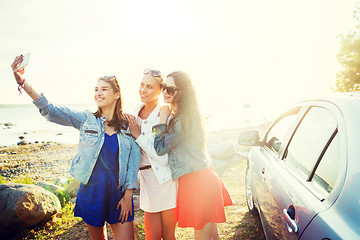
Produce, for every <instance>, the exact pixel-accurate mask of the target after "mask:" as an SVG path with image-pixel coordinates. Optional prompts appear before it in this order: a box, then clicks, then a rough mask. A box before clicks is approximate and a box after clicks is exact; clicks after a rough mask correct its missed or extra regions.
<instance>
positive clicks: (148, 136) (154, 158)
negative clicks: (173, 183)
mask: <svg viewBox="0 0 360 240" xmlns="http://www.w3.org/2000/svg"><path fill="white" fill-rule="evenodd" d="M143 106H144V104H141V105H139V106H137V107H136V109H135V111H134V116H135V117H136V118H137V116H138V115H139V112H140V110H141V109H142V107H143ZM159 111H160V105H157V106H156V107H155V108H154V110H153V111H152V112H151V113H150V115H149V116H148V117H147V118H146V119H143V120H142V121H141V127H140V128H141V134H140V135H139V137H138V138H137V139H136V140H135V141H136V142H137V144H138V145H139V146H140V147H141V149H142V150H143V151H144V152H145V153H146V155H147V158H148V160H149V162H150V165H151V167H152V169H153V171H154V173H155V175H156V179H157V180H158V182H159V184H162V183H165V182H167V181H169V180H170V179H171V170H170V166H169V161H168V156H167V154H165V155H163V156H159V155H157V153H156V151H155V148H154V135H153V134H152V127H153V126H154V125H156V124H158V123H159V121H160V115H159Z"/></svg>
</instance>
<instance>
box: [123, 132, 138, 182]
mask: <svg viewBox="0 0 360 240" xmlns="http://www.w3.org/2000/svg"><path fill="white" fill-rule="evenodd" d="M140 159H141V150H140V147H139V145H138V144H137V143H136V142H135V140H134V138H131V150H130V157H129V163H128V173H127V174H126V180H125V189H133V188H135V189H137V180H138V172H139V166H140Z"/></svg>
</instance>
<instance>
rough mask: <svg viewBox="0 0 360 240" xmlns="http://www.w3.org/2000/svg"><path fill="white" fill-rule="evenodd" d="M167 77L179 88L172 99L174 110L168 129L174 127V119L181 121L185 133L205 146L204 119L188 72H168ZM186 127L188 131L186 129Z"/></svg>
mask: <svg viewBox="0 0 360 240" xmlns="http://www.w3.org/2000/svg"><path fill="white" fill-rule="evenodd" d="M167 77H172V78H173V79H174V82H175V85H176V87H177V88H178V89H180V90H179V92H178V93H177V94H176V96H175V97H174V99H173V104H174V105H175V106H176V112H175V115H174V117H173V118H172V119H171V120H170V122H169V129H171V128H173V127H174V124H175V123H176V121H181V125H182V128H183V129H184V130H185V134H188V137H190V138H197V139H199V140H200V141H201V144H202V146H203V147H205V129H204V121H203V118H202V116H201V113H200V110H199V106H198V102H197V99H196V93H195V89H194V87H193V84H192V81H191V78H190V76H189V74H187V73H186V72H183V71H175V72H172V73H170V74H168V75H167ZM187 129H188V130H190V131H187Z"/></svg>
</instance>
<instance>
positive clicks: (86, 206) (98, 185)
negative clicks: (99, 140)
mask: <svg viewBox="0 0 360 240" xmlns="http://www.w3.org/2000/svg"><path fill="white" fill-rule="evenodd" d="M118 155H119V144H118V139H117V134H113V135H111V136H109V135H108V134H106V133H105V140H104V144H103V146H102V148H101V151H100V154H99V157H98V159H97V162H96V164H95V167H94V169H93V172H92V174H91V177H90V180H89V182H88V184H86V185H84V184H80V188H79V191H78V194H77V199H76V205H75V208H74V216H75V217H81V218H82V219H83V220H84V222H86V223H87V224H89V225H91V226H94V227H102V226H104V224H105V221H106V222H108V223H109V224H114V223H118V222H120V220H119V217H120V212H121V208H120V207H119V209H118V210H116V206H117V204H118V203H119V201H120V200H121V198H122V197H123V196H124V193H123V192H121V190H120V189H118V187H117V186H118V183H119V157H118ZM132 212H133V214H132V216H129V217H128V220H127V221H133V220H134V204H132Z"/></svg>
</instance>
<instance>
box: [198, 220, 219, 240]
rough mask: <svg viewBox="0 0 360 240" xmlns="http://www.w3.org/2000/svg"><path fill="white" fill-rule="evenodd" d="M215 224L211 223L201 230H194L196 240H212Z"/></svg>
mask: <svg viewBox="0 0 360 240" xmlns="http://www.w3.org/2000/svg"><path fill="white" fill-rule="evenodd" d="M214 224H215V223H213V222H209V223H207V224H205V225H204V227H203V228H202V229H200V230H196V229H194V235H195V240H210V239H211V233H212V229H213V227H214Z"/></svg>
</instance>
